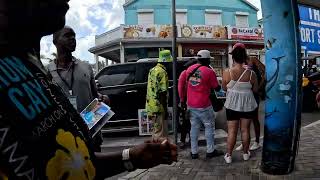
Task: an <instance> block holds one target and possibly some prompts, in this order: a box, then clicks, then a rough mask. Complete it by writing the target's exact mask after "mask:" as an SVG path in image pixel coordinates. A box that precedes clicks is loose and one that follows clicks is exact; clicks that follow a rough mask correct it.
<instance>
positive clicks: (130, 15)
mask: <svg viewBox="0 0 320 180" xmlns="http://www.w3.org/2000/svg"><path fill="white" fill-rule="evenodd" d="M125 24H127V25H134V24H138V16H137V10H135V9H130V10H126V11H125Z"/></svg>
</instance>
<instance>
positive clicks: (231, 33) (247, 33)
mask: <svg viewBox="0 0 320 180" xmlns="http://www.w3.org/2000/svg"><path fill="white" fill-rule="evenodd" d="M228 38H229V39H239V40H263V38H264V35H263V30H262V29H261V28H240V27H232V26H229V27H228Z"/></svg>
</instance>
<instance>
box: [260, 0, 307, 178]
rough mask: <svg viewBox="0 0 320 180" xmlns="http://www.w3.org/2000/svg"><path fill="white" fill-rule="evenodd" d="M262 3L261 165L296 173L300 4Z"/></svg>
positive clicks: (271, 0)
mask: <svg viewBox="0 0 320 180" xmlns="http://www.w3.org/2000/svg"><path fill="white" fill-rule="evenodd" d="M261 3H262V10H263V17H264V37H265V46H266V47H265V48H266V71H267V86H266V92H267V100H266V109H265V111H266V115H265V131H264V132H265V135H264V144H263V155H262V164H261V165H262V170H263V171H264V172H267V173H270V174H286V173H290V172H291V171H292V170H293V166H294V160H295V155H296V150H297V140H298V137H299V131H300V121H301V113H300V107H299V106H300V104H301V103H300V94H301V93H300V91H301V90H300V88H301V79H302V77H301V76H300V71H301V62H300V57H299V53H300V52H301V50H300V45H299V33H298V23H297V22H298V20H297V19H298V13H297V4H296V2H295V1H294V0H288V1H278V0H268V1H261ZM275 4H277V6H274V5H275Z"/></svg>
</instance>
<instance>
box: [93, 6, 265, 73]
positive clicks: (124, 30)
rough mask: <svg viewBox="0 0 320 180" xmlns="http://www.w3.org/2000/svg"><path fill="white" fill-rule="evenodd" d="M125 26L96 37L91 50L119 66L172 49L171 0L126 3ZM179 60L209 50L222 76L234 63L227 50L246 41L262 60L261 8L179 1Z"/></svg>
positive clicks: (153, 56) (214, 65) (249, 47)
mask: <svg viewBox="0 0 320 180" xmlns="http://www.w3.org/2000/svg"><path fill="white" fill-rule="evenodd" d="M123 8H124V11H125V24H124V25H120V26H119V27H118V28H116V29H113V30H111V31H108V32H106V33H104V34H101V35H98V36H96V44H95V47H93V48H91V49H90V50H89V51H90V52H92V53H94V54H95V56H96V59H97V60H98V59H99V57H102V58H105V59H110V60H112V61H114V62H116V63H125V62H129V61H136V60H138V59H143V58H155V57H157V56H158V52H159V48H170V47H171V39H172V26H171V25H170V24H171V19H172V18H171V0H162V1H159V0H127V1H126V2H125V4H124V5H123ZM176 8H177V9H176V20H177V52H178V57H190V56H194V55H196V53H197V52H198V51H199V50H200V49H208V50H209V51H210V52H211V54H212V56H213V57H214V60H213V62H212V66H213V67H214V68H215V69H216V72H217V74H218V75H221V73H222V69H223V68H226V67H228V66H230V65H231V64H232V60H231V57H230V56H229V55H228V52H229V51H230V50H231V49H232V46H233V45H234V44H235V43H236V42H239V41H241V42H243V43H244V44H246V46H247V47H248V53H249V54H250V55H251V56H254V57H257V58H260V56H262V55H263V51H261V50H262V49H263V48H264V46H263V32H262V29H261V28H259V26H258V20H257V11H258V9H257V8H256V7H255V6H253V5H252V4H250V3H249V2H248V1H246V0H229V1H225V0H215V1H210V0H203V1H202V2H201V3H200V2H199V0H177V1H176Z"/></svg>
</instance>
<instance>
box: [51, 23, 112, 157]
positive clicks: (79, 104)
mask: <svg viewBox="0 0 320 180" xmlns="http://www.w3.org/2000/svg"><path fill="white" fill-rule="evenodd" d="M75 36H76V34H75V32H74V30H73V29H72V28H71V27H68V26H65V27H64V28H62V29H61V30H59V31H57V32H55V33H54V34H53V44H54V45H55V46H56V48H57V58H56V59H55V60H54V61H52V62H51V63H50V64H49V65H48V70H49V72H50V74H51V75H52V78H53V81H54V82H56V83H57V84H58V85H59V86H60V87H61V88H62V90H63V92H64V94H65V95H66V97H68V98H69V101H70V102H71V104H72V105H73V107H74V108H75V109H76V110H77V111H78V112H79V113H80V112H82V111H83V110H84V109H85V108H86V107H87V106H88V105H89V104H90V103H91V102H92V100H93V99H95V98H98V99H101V100H102V99H103V100H105V101H104V102H106V103H108V97H107V96H102V95H99V94H98V90H97V86H96V83H95V79H94V75H93V70H92V68H91V66H90V65H89V64H88V63H86V62H83V61H80V60H78V59H76V58H75V57H73V56H72V52H74V51H75V49H76V38H75ZM93 140H94V144H95V151H96V152H100V151H101V148H100V146H101V144H102V142H103V138H102V133H101V131H100V132H99V133H98V134H96V136H95V137H94V139H93Z"/></svg>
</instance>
